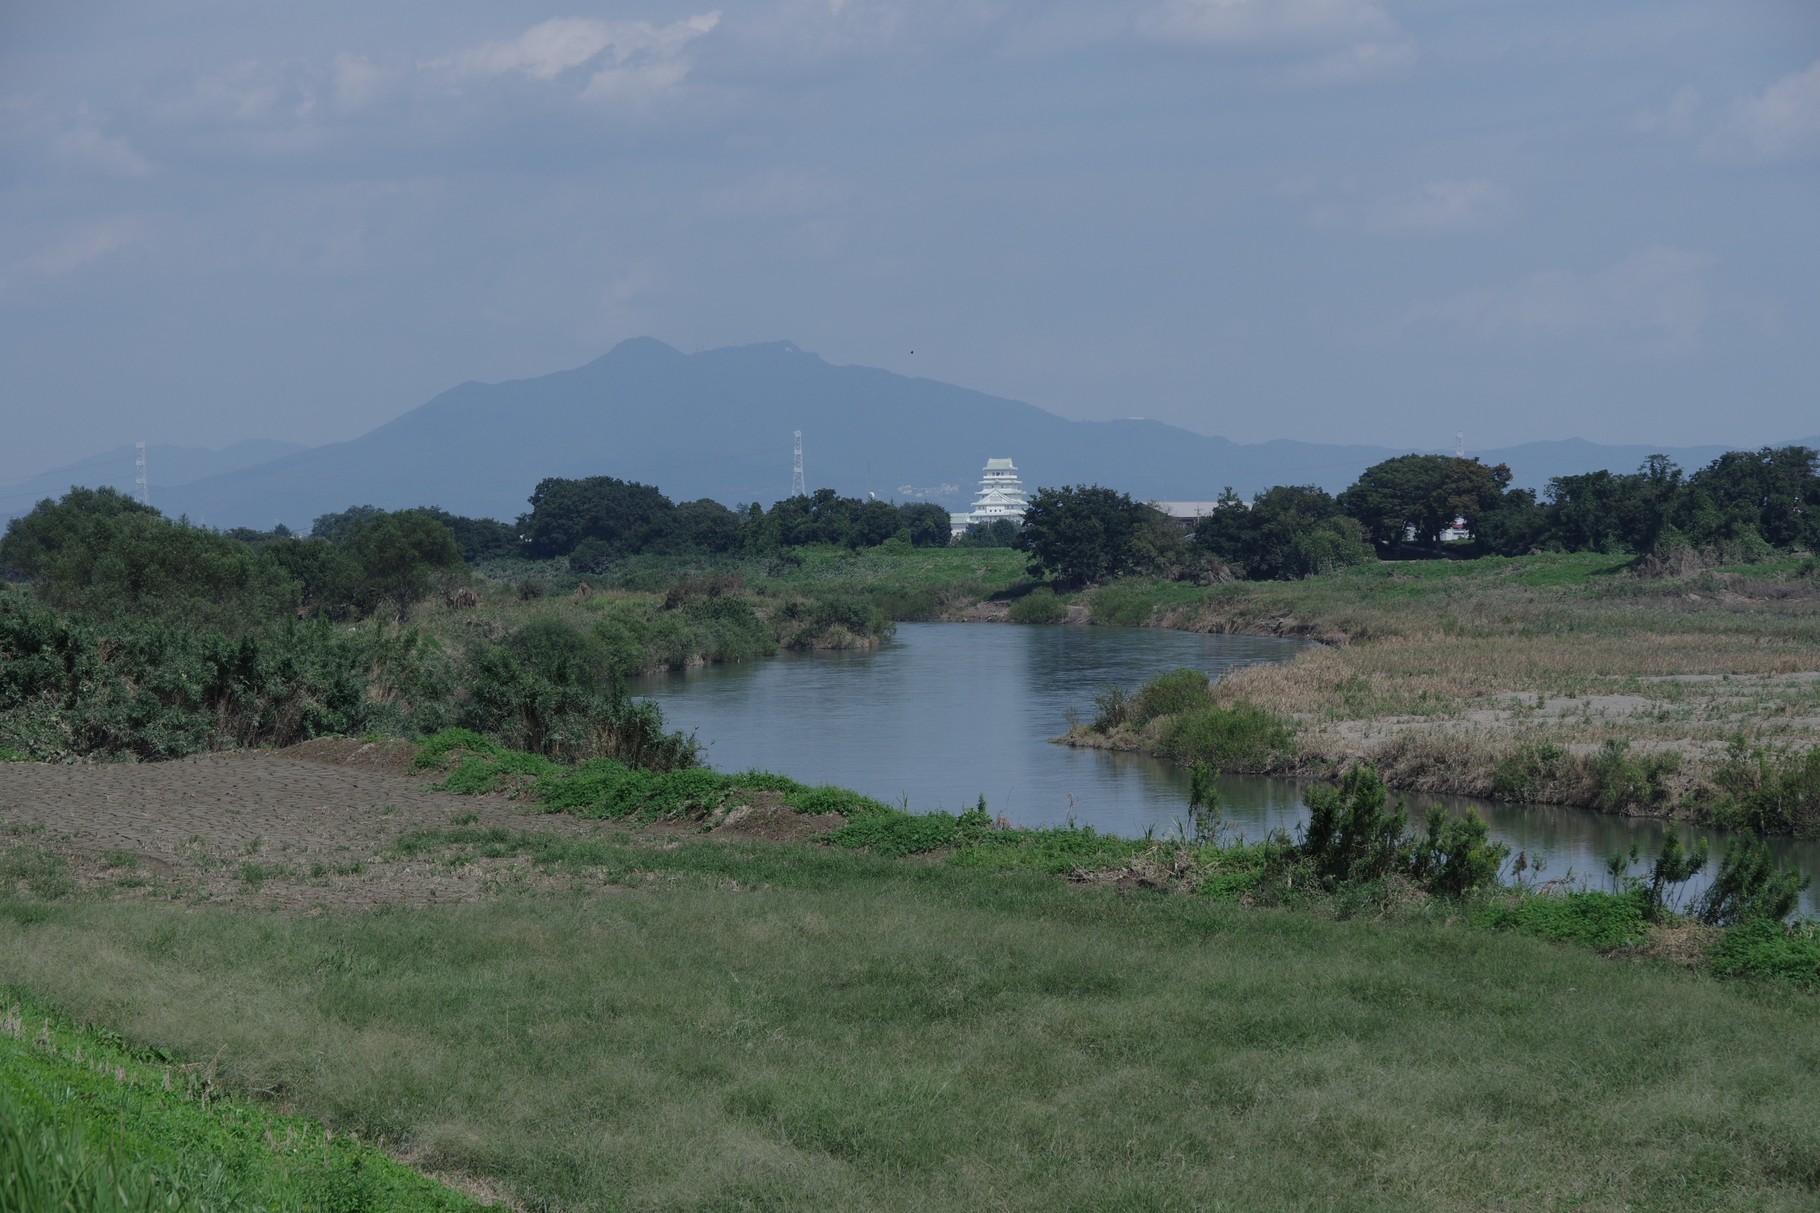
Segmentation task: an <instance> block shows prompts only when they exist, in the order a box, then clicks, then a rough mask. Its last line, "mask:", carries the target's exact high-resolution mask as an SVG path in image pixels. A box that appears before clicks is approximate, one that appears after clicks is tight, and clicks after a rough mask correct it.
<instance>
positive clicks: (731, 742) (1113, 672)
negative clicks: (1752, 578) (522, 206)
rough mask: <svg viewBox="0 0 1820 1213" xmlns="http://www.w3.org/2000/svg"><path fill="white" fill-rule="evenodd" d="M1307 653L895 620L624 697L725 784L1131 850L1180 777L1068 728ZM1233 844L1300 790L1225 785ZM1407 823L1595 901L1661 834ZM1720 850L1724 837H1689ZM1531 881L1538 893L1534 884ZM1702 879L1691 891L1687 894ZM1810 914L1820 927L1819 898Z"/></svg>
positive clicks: (1275, 784)
mask: <svg viewBox="0 0 1820 1213" xmlns="http://www.w3.org/2000/svg"><path fill="white" fill-rule="evenodd" d="M1297 647H1299V642H1295V641H1286V640H1274V639H1270V638H1266V637H1256V636H1203V635H1199V634H1197V633H1192V632H1174V631H1168V630H1165V629H1161V628H1100V627H1020V626H1017V625H1015V624H958V623H946V624H944V623H905V624H899V625H898V629H897V636H896V638H895V639H893V640H891V641H889V642H887V643H886V644H885V645H884V646H882V647H881V648H879V649H877V650H876V651H873V652H860V653H786V654H782V655H780V656H778V657H776V658H772V659H769V660H764V661H753V662H742V663H735V664H730V665H721V666H710V667H706V668H698V669H693V670H688V671H684V672H680V673H674V674H666V675H659V676H655V677H651V678H646V679H642V680H640V681H639V683H638V684H637V685H635V686H634V688H633V689H634V691H635V693H637V694H640V695H642V696H644V697H645V698H648V699H652V700H654V701H656V702H657V703H658V704H659V705H661V706H662V708H663V711H664V716H665V718H666V720H668V722H669V724H670V727H672V728H680V729H683V730H684V731H691V732H693V733H694V734H695V735H696V738H697V739H698V740H699V741H700V742H701V743H702V745H703V747H704V750H705V753H706V756H707V760H708V762H709V764H710V765H712V766H713V767H715V768H716V769H717V770H722V771H741V770H747V769H750V768H759V769H763V770H769V771H776V772H778V773H780V774H784V775H789V776H790V777H792V778H794V779H797V780H800V781H802V782H804V783H827V784H835V785H838V786H840V787H847V788H853V789H855V790H856V791H860V792H863V793H865V794H866V795H868V796H872V797H875V798H877V799H879V800H883V801H887V802H889V803H891V804H896V805H901V806H903V807H905V808H907V809H909V810H910V811H911V812H926V811H929V810H935V809H943V810H946V811H948V812H951V813H958V812H961V811H962V810H965V809H968V808H971V807H972V806H973V805H974V803H975V802H976V801H977V800H978V799H979V797H981V796H984V797H985V798H986V806H987V808H988V810H989V811H990V812H992V813H993V814H994V815H995V816H1003V817H1004V818H1005V819H1007V820H1008V821H1010V822H1011V823H1012V824H1013V825H1018V826H1054V825H1065V824H1069V823H1074V824H1078V825H1090V826H1092V827H1093V828H1095V829H1096V830H1100V831H1102V832H1104V833H1110V834H1120V835H1125V836H1130V837H1141V836H1142V835H1144V834H1145V833H1146V832H1151V833H1154V834H1158V835H1167V834H1172V833H1175V832H1177V831H1180V830H1183V829H1185V828H1186V827H1187V825H1188V773H1187V772H1186V771H1185V770H1183V769H1181V768H1179V767H1174V766H1171V765H1169V764H1167V763H1163V762H1159V761H1157V760H1155V759H1152V758H1147V757H1143V756H1141V755H1134V754H1112V753H1107V752H1105V751H1102V750H1086V749H1076V748H1074V747H1071V746H1058V745H1054V744H1052V743H1051V742H1050V740H1049V739H1050V738H1052V737H1055V736H1056V735H1058V734H1060V733H1062V732H1064V731H1065V730H1066V729H1067V727H1068V720H1069V716H1070V713H1075V714H1078V715H1079V716H1080V717H1082V718H1091V717H1092V715H1093V711H1094V707H1093V697H1094V695H1095V694H1097V693H1099V692H1101V691H1103V690H1104V689H1105V688H1107V687H1109V686H1118V687H1121V688H1123V689H1125V690H1127V691H1131V690H1135V689H1136V688H1137V687H1138V686H1139V685H1141V684H1142V683H1144V682H1146V681H1148V680H1149V679H1151V678H1154V677H1155V676H1156V675H1158V674H1162V673H1165V672H1167V671H1169V670H1173V669H1178V668H1180V667H1182V666H1192V667H1194V668H1196V669H1202V670H1206V671H1207V672H1208V673H1209V674H1210V675H1212V676H1214V677H1216V678H1217V677H1219V676H1220V675H1221V674H1223V673H1225V672H1226V671H1227V670H1230V669H1234V668H1237V667H1239V666H1244V665H1250V664H1254V663H1257V662H1263V661H1281V660H1287V659H1288V658H1289V657H1291V656H1293V655H1294V653H1295V651H1296V649H1297ZM1219 786H1220V794H1221V799H1222V801H1223V806H1222V815H1223V820H1224V823H1225V828H1226V834H1225V836H1226V837H1235V836H1242V837H1245V838H1251V839H1256V838H1261V837H1263V836H1264V835H1265V834H1266V833H1268V832H1269V831H1270V830H1272V829H1275V828H1279V827H1280V828H1283V829H1287V830H1290V831H1292V832H1293V831H1294V829H1295V828H1296V827H1297V826H1299V825H1300V824H1301V822H1302V821H1303V820H1304V819H1305V818H1306V815H1307V814H1306V810H1305V809H1304V808H1303V807H1302V803H1301V797H1300V785H1299V784H1298V783H1297V782H1296V781H1294V780H1287V779H1264V778H1253V777H1245V776H1223V777H1221V779H1220V781H1219ZM1409 801H1410V807H1411V818H1412V820H1414V821H1418V822H1419V821H1420V820H1421V818H1422V816H1423V815H1424V814H1425V812H1426V811H1427V808H1428V807H1429V806H1430V805H1431V804H1432V805H1439V806H1440V807H1442V808H1445V809H1447V810H1449V811H1452V812H1463V811H1464V810H1465V809H1466V808H1467V807H1468V806H1471V807H1473V808H1476V809H1477V810H1478V811H1479V813H1480V815H1481V816H1483V817H1484V818H1485V819H1486V820H1487V821H1488V822H1489V823H1490V825H1491V830H1492V834H1493V835H1494V836H1495V837H1497V838H1498V839H1499V840H1500V841H1503V842H1505V843H1508V844H1509V846H1510V848H1511V852H1512V854H1515V853H1516V852H1518V851H1522V852H1524V853H1525V854H1526V855H1527V856H1528V857H1529V859H1530V860H1531V861H1532V862H1534V861H1536V860H1537V859H1540V860H1541V862H1542V864H1543V868H1542V871H1541V878H1542V879H1544V880H1547V879H1552V878H1556V877H1568V878H1573V879H1576V880H1579V881H1582V882H1584V883H1586V884H1588V885H1589V886H1591V887H1605V883H1606V881H1607V877H1606V876H1605V858H1606V856H1608V855H1612V854H1616V853H1618V852H1620V851H1628V850H1629V849H1630V847H1631V845H1632V844H1633V843H1634V844H1635V845H1636V846H1637V847H1638V848H1639V850H1640V851H1641V852H1642V853H1643V854H1645V855H1653V854H1654V853H1655V851H1656V849H1657V848H1658V847H1659V846H1660V845H1661V840H1662V835H1663V831H1664V826H1663V825H1662V823H1660V822H1656V821H1648V820H1642V819H1637V818H1625V817H1613V816H1609V815H1607V814H1602V813H1593V812H1590V811H1587V810H1584V809H1570V808H1562V807H1559V806H1552V805H1514V804H1502V803H1496V802H1490V801H1476V800H1468V799H1465V798H1461V797H1424V796H1420V795H1412V796H1410V797H1409ZM1682 830H1683V833H1684V834H1686V835H1688V836H1689V840H1690V841H1691V840H1692V838H1693V837H1705V838H1708V839H1709V840H1710V841H1711V842H1712V846H1713V854H1714V857H1715V859H1714V864H1713V865H1712V866H1713V867H1716V866H1717V857H1718V856H1719V855H1721V854H1723V852H1724V849H1725V846H1726V844H1727V841H1728V836H1727V835H1725V834H1723V833H1722V832H1719V831H1708V830H1699V829H1694V828H1691V827H1685V826H1684V827H1682ZM1771 845H1772V847H1773V848H1774V849H1775V850H1776V851H1777V852H1778V854H1779V855H1780V856H1781V857H1782V858H1783V859H1784V860H1785V861H1789V862H1793V863H1795V864H1797V865H1798V866H1799V867H1800V868H1801V870H1802V871H1804V872H1808V873H1812V872H1815V871H1820V842H1796V841H1794V840H1789V839H1773V840H1771ZM1531 878H1532V879H1533V878H1534V876H1533V873H1532V877H1531ZM1703 883H1704V882H1703V880H1700V879H1696V880H1695V881H1693V882H1690V892H1692V891H1694V890H1697V888H1698V887H1699V886H1700V885H1701V884H1703ZM1800 912H1801V913H1802V914H1803V915H1805V916H1813V915H1815V914H1817V913H1820V901H1817V900H1816V892H1815V890H1813V889H1809V890H1808V891H1807V892H1806V893H1804V894H1803V895H1802V905H1801V911H1800Z"/></svg>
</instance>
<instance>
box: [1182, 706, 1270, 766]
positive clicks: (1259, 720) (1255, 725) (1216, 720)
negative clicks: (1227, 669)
mask: <svg viewBox="0 0 1820 1213" xmlns="http://www.w3.org/2000/svg"><path fill="white" fill-rule="evenodd" d="M1161 740H1162V744H1161V747H1160V749H1161V752H1162V754H1163V756H1164V757H1165V758H1168V759H1170V760H1172V761H1174V762H1180V763H1186V764H1193V763H1197V762H1204V763H1206V764H1207V765H1209V766H1211V767H1213V768H1214V769H1215V770H1220V771H1240V772H1265V771H1275V770H1281V769H1282V768H1284V767H1285V766H1287V765H1288V764H1290V763H1291V762H1292V761H1293V760H1294V758H1295V754H1296V740H1295V728H1294V726H1292V725H1291V724H1289V723H1288V722H1287V721H1285V720H1283V719H1282V718H1280V717H1278V716H1276V715H1274V714H1272V713H1270V712H1267V711H1265V710H1264V709H1263V708H1261V707H1258V706H1257V705H1256V704H1253V703H1247V702H1245V701H1243V700H1241V701H1238V702H1236V703H1234V704H1233V705H1232V706H1231V707H1221V706H1219V705H1217V704H1211V703H1210V704H1207V705H1205V706H1203V707H1199V708H1195V709H1193V710H1191V711H1186V712H1182V713H1180V714H1178V715H1175V716H1171V717H1168V718H1167V720H1166V721H1165V723H1164V724H1163V726H1162V739H1161Z"/></svg>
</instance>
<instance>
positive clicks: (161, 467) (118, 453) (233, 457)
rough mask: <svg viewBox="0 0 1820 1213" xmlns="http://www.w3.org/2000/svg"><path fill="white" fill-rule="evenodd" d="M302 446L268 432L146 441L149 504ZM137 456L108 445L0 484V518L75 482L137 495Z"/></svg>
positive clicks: (60, 493) (24, 509) (132, 451)
mask: <svg viewBox="0 0 1820 1213" xmlns="http://www.w3.org/2000/svg"><path fill="white" fill-rule="evenodd" d="M307 449H309V448H307V447H305V446H303V445H302V444H301V443H297V442H280V441H278V440H277V439H273V438H249V439H247V440H246V441H245V442H236V443H234V444H233V445H232V446H228V447H223V448H222V449H220V450H218V451H217V450H210V449H208V448H207V447H199V446H165V445H162V444H158V445H151V446H148V447H146V450H145V469H146V480H147V483H148V484H149V486H150V489H151V498H152V504H154V505H158V506H160V507H162V506H163V504H164V502H163V498H164V494H165V491H166V490H167V489H170V488H174V487H177V486H179V485H185V484H188V483H190V482H191V481H193V480H201V479H202V478H203V477H205V476H217V475H220V474H222V473H224V472H236V471H239V470H240V469H242V468H249V467H255V466H257V465H259V464H262V463H269V462H271V461H272V460H274V459H278V458H281V457H283V456H285V455H290V454H294V453H296V452H298V451H303V450H307ZM137 459H138V451H137V450H136V449H135V448H134V447H131V446H121V447H115V448H114V449H113V450H111V451H103V452H102V453H101V454H99V455H90V456H89V457H88V458H87V459H80V460H78V461H76V462H75V463H71V464H68V465H66V466H64V467H60V468H53V469H52V470H50V471H48V472H45V473H43V474H41V475H38V476H33V477H31V478H30V479H27V480H16V481H13V482H12V483H10V484H0V523H4V522H5V521H6V520H7V519H8V518H13V517H16V516H17V515H20V514H25V513H29V512H30V511H31V508H32V507H33V506H35V505H37V504H38V503H39V502H40V501H43V500H44V499H45V498H46V497H51V498H56V497H61V496H63V495H64V494H65V493H67V492H69V491H70V489H71V488H72V487H76V486H80V487H82V488H85V489H99V488H113V489H118V490H120V491H121V492H122V493H127V494H130V495H137V481H138V477H139V469H138V464H137ZM166 512H167V513H172V512H173V511H169V510H167V511H166Z"/></svg>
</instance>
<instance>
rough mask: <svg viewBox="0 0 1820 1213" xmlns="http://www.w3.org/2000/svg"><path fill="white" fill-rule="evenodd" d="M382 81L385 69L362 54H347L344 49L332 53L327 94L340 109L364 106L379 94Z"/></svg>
mask: <svg viewBox="0 0 1820 1213" xmlns="http://www.w3.org/2000/svg"><path fill="white" fill-rule="evenodd" d="M384 84H385V73H384V72H383V71H381V70H380V69H379V68H377V67H375V66H374V65H373V61H372V60H371V59H368V58H367V57H366V56H365V55H350V54H348V53H347V52H346V51H343V52H342V53H341V54H339V55H336V56H335V66H334V69H333V70H332V71H331V73H330V75H329V94H330V96H331V97H333V98H334V102H335V108H336V110H338V111H339V112H341V113H343V114H351V113H354V112H356V111H358V110H363V109H365V108H366V107H367V106H369V105H371V104H372V103H373V101H374V100H375V99H376V98H377V97H378V96H379V93H380V90H381V88H382V87H383V86H384Z"/></svg>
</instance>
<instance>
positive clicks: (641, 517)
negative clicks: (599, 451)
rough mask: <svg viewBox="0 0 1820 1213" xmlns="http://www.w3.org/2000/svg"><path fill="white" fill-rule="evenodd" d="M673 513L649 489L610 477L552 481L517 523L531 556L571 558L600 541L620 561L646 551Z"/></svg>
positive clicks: (665, 501)
mask: <svg viewBox="0 0 1820 1213" xmlns="http://www.w3.org/2000/svg"><path fill="white" fill-rule="evenodd" d="M673 509H675V506H673V505H671V504H670V499H669V498H668V497H666V496H664V495H663V494H662V493H661V492H659V491H658V490H657V489H655V488H653V487H652V486H651V485H648V484H638V483H636V482H635V481H630V480H619V479H616V478H614V477H612V476H589V477H586V478H585V479H581V480H565V479H562V478H561V477H554V476H553V477H550V478H549V479H546V480H541V481H539V482H538V484H537V488H536V489H535V490H533V492H532V493H531V512H530V513H529V514H526V515H524V516H523V517H521V518H519V520H518V529H519V532H520V533H521V534H523V535H524V537H525V541H526V546H527V548H528V549H529V552H530V554H531V555H532V556H536V557H540V558H543V557H550V556H567V555H568V554H569V553H570V552H573V551H574V550H575V548H576V547H577V545H579V544H580V543H581V542H582V540H584V539H598V540H600V541H601V542H602V543H603V544H605V545H606V547H607V549H608V551H610V552H611V553H612V554H613V555H616V556H624V555H630V554H632V553H634V552H642V551H644V550H645V546H646V544H647V543H648V542H649V541H650V539H651V538H652V536H653V535H654V534H656V533H657V532H659V531H660V530H661V529H662V527H663V524H664V523H665V522H666V521H667V517H666V516H667V515H668V514H669V513H670V511H672V510H673Z"/></svg>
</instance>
